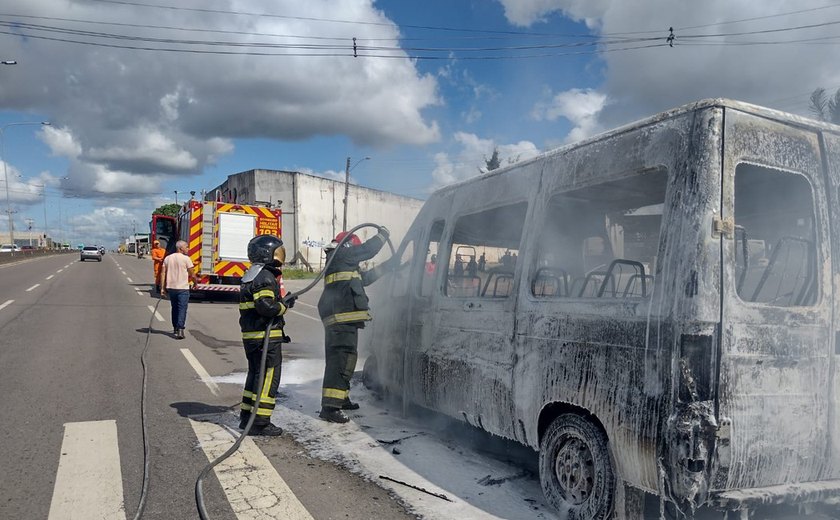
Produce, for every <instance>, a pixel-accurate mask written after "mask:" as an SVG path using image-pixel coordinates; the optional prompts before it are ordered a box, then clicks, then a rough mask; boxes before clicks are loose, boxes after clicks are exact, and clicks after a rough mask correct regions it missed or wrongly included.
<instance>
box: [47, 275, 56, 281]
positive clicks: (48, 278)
mask: <svg viewBox="0 0 840 520" xmlns="http://www.w3.org/2000/svg"><path fill="white" fill-rule="evenodd" d="M53 276H55V275H54V274H51V275H49V276H47V280H50V279H52V277H53Z"/></svg>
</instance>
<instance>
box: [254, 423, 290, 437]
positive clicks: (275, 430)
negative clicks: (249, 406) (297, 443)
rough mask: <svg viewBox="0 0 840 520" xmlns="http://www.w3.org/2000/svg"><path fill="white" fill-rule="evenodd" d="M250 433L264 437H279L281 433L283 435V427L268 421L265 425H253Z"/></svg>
mask: <svg viewBox="0 0 840 520" xmlns="http://www.w3.org/2000/svg"><path fill="white" fill-rule="evenodd" d="M248 435H254V436H262V437H278V436H280V435H283V428H281V427H279V426H275V425H273V424H271V423H268V424H266V425H265V426H257V425H253V426H251V431H249V432H248Z"/></svg>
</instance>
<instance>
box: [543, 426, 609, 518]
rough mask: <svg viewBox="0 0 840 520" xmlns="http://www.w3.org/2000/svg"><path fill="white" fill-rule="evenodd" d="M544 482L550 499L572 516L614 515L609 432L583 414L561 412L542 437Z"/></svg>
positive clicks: (554, 505) (602, 516)
mask: <svg viewBox="0 0 840 520" xmlns="http://www.w3.org/2000/svg"><path fill="white" fill-rule="evenodd" d="M539 467H540V484H542V489H543V494H544V495H545V498H546V500H548V503H549V504H551V506H553V507H554V508H555V509H557V510H558V511H559V512H560V513H561V517H562V518H568V519H569V520H605V519H607V518H610V515H611V514H612V510H613V503H614V501H615V488H616V484H615V472H614V471H613V467H612V462H611V459H610V449H609V445H608V443H607V436H606V435H605V434H604V432H603V431H601V429H600V428H599V427H598V426H596V425H595V424H593V423H592V421H589V420H587V419H585V418H583V417H581V416H580V415H577V414H573V413H567V414H563V415H560V416H559V417H557V418H556V419H554V422H552V423H551V425H549V427H548V429H547V430H546V431H545V434H543V437H542V440H541V441H540V461H539Z"/></svg>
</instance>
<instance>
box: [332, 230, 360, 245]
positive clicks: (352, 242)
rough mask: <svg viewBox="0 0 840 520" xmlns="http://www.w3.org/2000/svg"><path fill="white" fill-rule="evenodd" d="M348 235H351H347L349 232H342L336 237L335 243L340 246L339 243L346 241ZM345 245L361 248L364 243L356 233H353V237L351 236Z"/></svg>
mask: <svg viewBox="0 0 840 520" xmlns="http://www.w3.org/2000/svg"><path fill="white" fill-rule="evenodd" d="M348 234H349V233H347V231H342V232H341V233H339V234H337V235H336V236H335V240H334V242H335V243H336V244H338V243H339V242H341V241H342V240H343V239H344V237H346V236H347V235H348ZM344 245H346V246H360V245H362V241H361V240H359V237H357V236H356V234H355V233H353V234H352V235H350V239H349V240H347V241H346V242H344Z"/></svg>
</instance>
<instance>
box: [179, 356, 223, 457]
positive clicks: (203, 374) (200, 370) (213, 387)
mask: <svg viewBox="0 0 840 520" xmlns="http://www.w3.org/2000/svg"><path fill="white" fill-rule="evenodd" d="M181 354H183V355H184V357H185V358H187V362H188V363H189V364H190V366H192V367H193V370H195V373H196V374H198V377H200V378H201V381H202V382H203V383H204V384H205V385H207V388H209V389H210V392H212V393H213V395H216V396H217V395H219V385H217V384H216V382H215V381H213V378H212V377H210V374H209V373H208V372H207V370H205V369H204V367H203V366H202V365H201V363H199V362H198V358H196V357H195V356H194V355H193V353H192V352H190V349H188V348H182V349H181ZM213 458H215V457H213Z"/></svg>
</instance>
